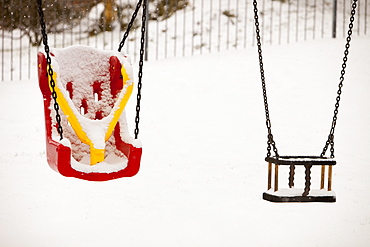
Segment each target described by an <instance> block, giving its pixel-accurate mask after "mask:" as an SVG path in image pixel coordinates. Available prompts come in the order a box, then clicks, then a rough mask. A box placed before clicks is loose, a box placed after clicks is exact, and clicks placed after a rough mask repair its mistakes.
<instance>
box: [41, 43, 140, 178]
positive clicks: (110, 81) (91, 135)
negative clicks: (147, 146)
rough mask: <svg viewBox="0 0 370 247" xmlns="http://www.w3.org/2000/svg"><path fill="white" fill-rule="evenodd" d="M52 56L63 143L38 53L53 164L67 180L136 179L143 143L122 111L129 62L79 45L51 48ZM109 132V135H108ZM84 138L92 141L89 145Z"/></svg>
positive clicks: (129, 84)
mask: <svg viewBox="0 0 370 247" xmlns="http://www.w3.org/2000/svg"><path fill="white" fill-rule="evenodd" d="M50 56H51V66H52V68H53V71H54V72H55V81H56V85H57V86H56V89H57V90H58V91H57V90H56V91H57V93H58V103H59V105H62V106H61V109H62V111H59V112H60V115H61V118H62V122H61V125H62V127H63V137H64V138H63V139H62V140H61V141H59V135H58V132H57V123H56V120H55V111H54V110H53V108H54V106H53V105H54V102H53V100H52V97H51V89H50V87H49V80H48V76H47V61H46V57H45V54H44V53H42V52H39V53H38V66H39V68H38V70H39V73H38V74H39V85H40V89H41V91H42V94H43V97H44V110H45V124H46V143H47V157H48V163H49V165H50V166H51V167H52V168H53V169H54V170H56V171H57V172H59V173H61V174H62V175H64V176H67V177H76V178H80V179H85V180H91V181H105V180H111V179H115V178H120V177H130V176H134V175H135V174H136V173H137V172H138V170H139V167H140V159H141V143H140V141H139V140H136V139H133V138H132V137H131V136H130V135H129V134H128V126H127V122H126V116H125V112H124V111H123V108H124V106H125V104H126V103H125V102H127V100H128V97H129V95H130V93H131V91H130V90H132V84H133V82H132V79H131V78H133V72H132V66H131V63H130V59H129V58H128V57H127V56H125V55H123V54H121V53H119V52H115V51H102V50H98V49H95V48H91V47H87V46H80V45H77V46H71V47H68V48H64V49H51V51H50ZM63 100H64V101H63ZM59 101H60V102H59ZM63 102H65V103H64V104H63ZM63 106H64V107H63ZM121 111H122V113H121ZM71 116H72V117H71ZM73 117H74V118H75V119H74V118H73ZM115 118H117V122H115V121H114V119H115ZM67 119H68V120H70V121H68V120H67ZM76 125H77V127H78V128H80V131H78V128H76ZM109 128H111V134H107V133H108V132H109ZM76 129H77V130H76ZM81 133H83V134H84V135H82V137H81ZM85 139H88V140H89V141H90V140H91V143H90V145H88V144H86V140H85ZM96 150H97V151H98V154H99V155H98V156H102V157H100V159H98V161H95V162H94V161H93V159H94V157H95V155H93V154H91V152H95V151H96Z"/></svg>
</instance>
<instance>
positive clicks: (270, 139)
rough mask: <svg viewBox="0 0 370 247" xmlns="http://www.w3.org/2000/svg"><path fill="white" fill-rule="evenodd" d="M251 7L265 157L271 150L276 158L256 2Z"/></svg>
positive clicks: (254, 0) (255, 0)
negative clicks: (262, 108)
mask: <svg viewBox="0 0 370 247" xmlns="http://www.w3.org/2000/svg"><path fill="white" fill-rule="evenodd" d="M253 6H254V20H255V27H256V39H257V47H258V59H259V66H260V73H261V82H262V92H263V102H264V107H265V115H266V127H267V131H268V134H267V157H270V156H271V149H272V150H273V151H274V153H275V156H276V157H277V158H278V157H279V153H278V150H277V147H276V143H275V141H274V136H273V135H272V130H271V121H270V112H269V106H268V102H267V90H266V80H265V71H264V67H263V57H262V44H261V36H260V28H259V21H258V8H257V0H253Z"/></svg>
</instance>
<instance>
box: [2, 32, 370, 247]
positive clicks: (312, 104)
mask: <svg viewBox="0 0 370 247" xmlns="http://www.w3.org/2000/svg"><path fill="white" fill-rule="evenodd" d="M343 49H344V41H343V40H342V39H324V40H316V41H308V42H305V43H297V44H289V45H280V46H279V45H272V46H265V47H264V58H265V63H266V69H265V72H266V82H267V90H268V96H269V104H270V111H271V121H272V127H273V133H274V136H275V140H276V142H277V145H278V148H279V153H280V154H281V155H297V154H298V155H319V154H320V153H321V150H322V147H323V145H324V143H325V141H326V138H327V135H328V133H329V129H330V122H331V118H332V114H333V108H334V103H335V96H336V90H337V84H338V80H339V76H340V73H339V72H340V66H341V61H342V56H343ZM32 63H33V66H34V68H35V72H36V58H35V59H34V60H33V61H32ZM369 64H370V36H368V35H367V36H360V37H357V36H355V37H353V40H352V45H351V50H350V55H349V61H348V67H347V73H346V75H345V82H344V88H343V94H342V101H341V105H340V109H339V116H338V117H339V119H338V124H337V128H336V136H335V141H336V143H335V148H336V161H337V165H336V166H335V167H334V168H333V191H334V192H335V193H336V197H337V202H336V203H306V204H296V203H290V204H274V203H271V202H267V201H264V200H262V193H263V192H264V191H265V190H266V187H267V165H266V162H264V158H265V154H266V135H267V132H266V128H265V120H264V108H263V99H262V92H261V83H260V76H259V68H258V60H257V53H256V49H255V47H250V48H247V49H245V50H243V49H238V50H234V51H227V52H222V53H214V54H208V55H202V56H194V57H187V58H174V59H167V60H159V61H156V62H147V63H145V66H144V78H143V89H142V94H143V98H142V102H141V106H142V111H141V122H140V135H139V138H140V139H141V140H142V141H143V144H144V145H143V156H142V162H141V170H140V171H139V173H138V175H136V176H135V177H133V178H122V179H118V180H113V181H109V182H102V183H95V182H88V181H83V180H78V179H74V178H65V177H62V176H60V175H59V174H57V173H56V172H54V171H53V170H51V169H50V168H49V167H48V165H47V161H46V157H45V131H44V117H43V102H42V95H41V93H40V91H39V88H38V84H37V78H36V75H33V78H34V79H33V80H31V81H16V82H14V81H12V82H10V81H8V82H1V92H0V94H1V97H0V106H1V107H0V123H1V128H0V137H1V149H0V150H1V151H0V152H1V153H0V154H1V160H0V169H1V172H0V198H1V200H0V246H17V247H22V246H27V247H30V246H37V247H40V246H53V247H58V246H69V247H73V246H78V247H80V246H89V247H94V246H111V247H114V246H150V247H153V246H161V247H166V246H169V247H172V246H176V247H181V246H202V247H204V246H211V247H216V246H221V247H224V246H235V247H237V246H284V247H286V246H292V247H296V246H307V247H312V246H322V247H328V246H335V247H337V246H356V247H366V246H368V245H369V243H370V234H369V232H370V208H369V207H370V206H369V205H370V195H369V193H368V192H369V190H370V180H369V177H370V166H369V160H368V153H369V152H368V150H369V148H370V131H369V126H370V114H369V112H370V111H369V110H370V98H369V90H370V70H369ZM135 71H137V70H136V69H135ZM135 93H136V92H134V93H133V95H135ZM134 104H135V101H130V102H129V104H128V106H127V107H126V108H127V112H126V113H127V119H128V124H129V130H130V133H133V126H134V113H135V109H134ZM317 170H320V169H317ZM283 172H284V171H283V169H281V171H280V175H281V176H283V175H284V173H283ZM298 172H299V170H298V169H297V171H296V174H297V178H298V177H303V174H302V175H301V176H298ZM318 174H319V173H314V171H313V173H312V177H313V178H317V177H319V175H318ZM284 181H285V180H284V179H282V178H281V179H280V183H281V184H280V187H283V185H285V184H284ZM286 183H287V180H286ZM318 183H319V182H318V181H315V179H313V184H312V188H313V187H314V186H317V185H318ZM299 185H300V184H299V181H297V183H296V187H298V186H299Z"/></svg>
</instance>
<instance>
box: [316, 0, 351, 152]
mask: <svg viewBox="0 0 370 247" xmlns="http://www.w3.org/2000/svg"><path fill="white" fill-rule="evenodd" d="M356 7H357V0H353V2H352V11H351V17H350V22H349V25H348V32H347V34H348V36H347V39H346V41H347V43H346V45H345V50H344V57H343V63H342V70H341V72H340V78H339V85H338V91H337V98H336V103H335V109H334V116H333V121H332V124H331V129H330V133H329V136H328V139H327V141H326V143H325V146H324V149H323V151H322V152H321V157H324V156H325V153H326V151H327V149H328V147H329V145H330V157H331V158H334V157H335V156H334V131H335V126H336V125H337V119H338V109H339V102H340V99H341V97H340V96H341V94H342V87H343V81H344V74H345V73H346V67H347V60H348V54H349V47H350V42H351V36H352V29H353V22H354V20H355V14H356Z"/></svg>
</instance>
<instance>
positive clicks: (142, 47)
mask: <svg viewBox="0 0 370 247" xmlns="http://www.w3.org/2000/svg"><path fill="white" fill-rule="evenodd" d="M147 1H148V0H144V3H143V16H142V24H141V39H140V60H139V74H138V77H139V81H138V83H137V96H136V117H135V139H137V137H138V135H139V122H140V108H141V106H140V102H141V88H142V78H143V65H144V53H145V35H146V26H145V24H146V18H147V16H146V15H147V7H148V6H147ZM139 3H141V1H140V2H139ZM138 5H139V4H138ZM123 43H124V41H123Z"/></svg>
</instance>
